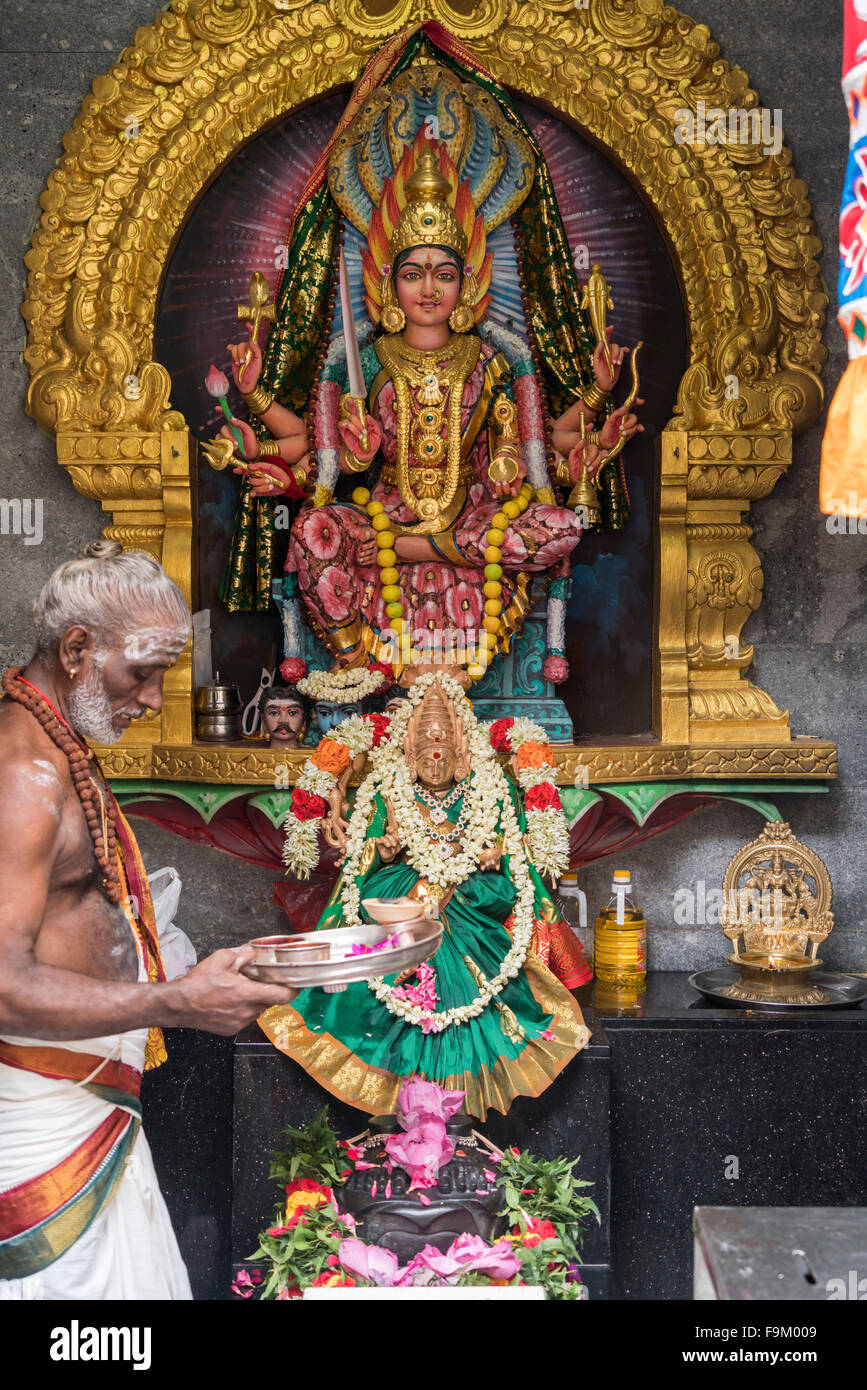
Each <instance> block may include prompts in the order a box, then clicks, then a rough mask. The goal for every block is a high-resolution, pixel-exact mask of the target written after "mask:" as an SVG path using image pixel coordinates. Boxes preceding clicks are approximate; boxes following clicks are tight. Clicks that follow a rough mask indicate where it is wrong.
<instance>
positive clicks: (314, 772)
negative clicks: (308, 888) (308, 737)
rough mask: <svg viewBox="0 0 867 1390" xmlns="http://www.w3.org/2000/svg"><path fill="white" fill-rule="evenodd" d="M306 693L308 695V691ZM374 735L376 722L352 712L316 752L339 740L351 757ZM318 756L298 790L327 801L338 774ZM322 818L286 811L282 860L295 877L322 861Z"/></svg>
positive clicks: (309, 763)
mask: <svg viewBox="0 0 867 1390" xmlns="http://www.w3.org/2000/svg"><path fill="white" fill-rule="evenodd" d="M317 674H318V673H317ZM370 674H372V675H375V676H380V677H381V675H382V673H381V672H380V671H373V672H371V673H370ZM299 685H300V682H299ZM304 693H305V694H306V692H304ZM373 735H374V729H373V724H372V723H371V721H370V720H369V719H365V718H364V716H363V715H360V714H351V715H350V716H349V717H348V718H347V719H344V720H342V721H341V723H339V724H337V725H336V726H335V727H334V728H333V729H331V730H330V732H329V733H327V734H326V735H325V737H324V738H323V739H320V741H319V743H318V745H317V748H316V752H318V751H319V749H320V748H321V747H322V744H323V743H328V742H333V743H340V744H342V745H343V746H344V747H345V748H346V750H347V751H348V753H349V757H350V759H352V758H354V757H356V755H357V754H358V753H368V752H369V751H370V749H371V748H372V746H373ZM315 757H316V753H313V754H312V756H311V757H309V758H308V759H307V761H306V763H305V764H304V766H303V768H302V769H301V775H300V777H299V778H298V781H297V783H296V784H295V785H296V790H298V791H302V792H307V793H309V794H310V795H311V796H321V797H322V798H323V800H325V801H327V800H328V798H329V796H330V795H331V793H332V792H333V791H334V788H335V787H336V786H337V777H336V776H335V774H334V773H333V772H328V771H327V770H326V769H325V768H322V767H318V766H317V764H316V762H315V761H314V759H315ZM293 797H294V793H293ZM322 819H323V817H322V816H312V817H310V818H309V819H307V820H300V819H299V818H298V816H297V815H296V814H295V813H294V806H290V808H289V811H288V812H287V815H286V820H285V822H284V824H285V827H286V838H285V840H284V842H283V863H284V864H286V865H287V867H288V868H290V869H291V870H292V872H293V874H294V875H295V877H296V878H300V879H304V878H309V877H310V875H311V873H312V872H313V870H314V869H315V868H316V865H317V864H318V863H319V839H318V837H319V827H320V826H321V824H322Z"/></svg>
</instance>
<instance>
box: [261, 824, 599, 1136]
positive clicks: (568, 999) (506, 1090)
mask: <svg viewBox="0 0 867 1390" xmlns="http://www.w3.org/2000/svg"><path fill="white" fill-rule="evenodd" d="M459 812H460V803H456V804H455V805H454V806H453V807H452V808H451V810H450V812H449V818H450V820H451V818H452V817H454V820H453V821H451V823H452V824H453V823H454V821H456V820H457V818H458V815H459ZM386 819H387V816H386V807H385V803H384V802H383V800H382V799H381V798H380V797H377V798H376V800H375V802H374V809H373V813H372V816H371V819H370V823H369V825H368V828H367V834H366V843H367V846H368V849H367V852H366V854H365V856H364V861H363V862H364V863H365V869H364V872H363V873H362V874H361V875H360V876H359V878H358V880H357V882H358V886H359V890H360V893H361V898H362V899H364V898H371V897H376V898H397V897H404V896H408V895H409V894H410V893H411V892H412V890H413V889H414V888H416V886H417V885H418V883H419V882H420V879H421V875H420V874H419V873H418V871H417V870H416V869H414V868H413V867H412V866H411V865H410V864H407V863H406V862H405V861H404V860H403V859H402V858H401V859H399V860H398V861H397V862H394V863H391V864H383V863H382V862H381V861H380V858H379V854H378V853H377V851H376V847H375V842H376V840H377V839H378V837H379V836H381V835H382V834H384V831H385V826H386ZM447 828H448V827H447V826H441V827H440V829H442V830H447ZM530 871H531V876H532V878H533V886H534V890H535V893H534V896H535V911H536V914H537V915H538V914H539V913H540V911H541V905H542V899H543V898H544V897H546V894H545V889H544V885H543V883H542V881H541V879H540V877H539V875H538V874H537V872H536V870H535V869H534V868H533V867H532V866H531V870H530ZM515 900H516V890H515V887H514V884H513V883H512V879H511V876H510V873H509V860H508V856H504V857H503V859H502V860H501V862H500V868H499V870H493V869H488V870H484V871H483V870H480V869H476V870H474V871H473V872H472V873H471V874H470V875H469V877H468V878H466V879H464V881H463V882H462V883H460V884H459V885H458V887H457V888H456V889H455V891H454V893H453V894H452V896H451V898H450V899H449V901H448V903H447V904H446V906H445V907H444V908H443V909H441V911H440V918H441V920H442V922H443V925H444V930H443V939H442V944H441V945H440V947H439V950H438V951H437V953H436V955H435V956H434V957H433V958H432V959H431V961H430V962H429V964H430V965H432V966H433V969H434V971H435V974H436V991H437V1005H436V1007H437V1009H438V1010H443V1009H449V1008H455V1007H458V1006H460V1005H462V1004H467V1003H469V1002H470V1001H471V1000H473V999H474V998H475V997H476V995H477V994H478V992H479V984H478V982H477V978H476V975H475V974H474V968H475V969H476V970H480V971H481V972H482V973H483V974H484V975H485V977H486V978H487V979H492V978H493V977H494V976H495V975H496V974H497V973H498V971H499V969H500V965H501V962H502V960H503V957H504V956H505V955H506V953H507V952H508V950H509V948H510V946H511V937H510V934H509V931H508V930H507V928H506V927H505V926H504V923H505V922H506V921H507V919H508V918H509V917H510V916H511V914H512V912H513V911H514V907H515ZM365 919H366V920H370V918H368V917H366V915H365ZM340 925H342V914H341V907H340V883H338V886H337V888H336V889H335V891H334V893H333V894H332V898H331V901H330V902H329V903H328V905H327V907H326V909H325V911H324V912H323V914H322V917H321V918H320V920H319V923H318V924H317V926H318V929H322V928H326V927H327V928H334V927H339V926H340ZM394 979H395V977H394V976H392V977H388V983H389V984H393V983H394ZM260 1024H261V1026H262V1028H263V1029H264V1031H265V1032H266V1033H267V1035H268V1037H269V1038H270V1039H271V1041H272V1042H273V1043H274V1044H275V1046H276V1047H279V1048H280V1049H281V1051H283V1052H286V1053H288V1055H289V1056H290V1057H293V1058H294V1059H295V1060H296V1061H297V1062H299V1063H300V1064H301V1066H303V1067H304V1069H305V1071H307V1072H308V1073H309V1074H310V1075H311V1076H312V1077H313V1078H314V1079H315V1080H316V1081H318V1082H319V1083H320V1085H322V1086H324V1087H325V1089H326V1090H328V1091H330V1092H331V1093H332V1094H333V1095H335V1096H338V1097H339V1099H341V1100H343V1101H345V1102H346V1103H347V1104H349V1105H355V1106H358V1107H359V1109H362V1110H367V1111H368V1112H370V1113H372V1114H387V1113H389V1112H390V1111H392V1110H393V1109H394V1106H395V1103H396V1101H397V1095H398V1091H399V1090H400V1086H401V1084H402V1083H403V1081H404V1080H406V1078H408V1077H411V1076H416V1075H417V1076H422V1077H424V1079H425V1080H427V1081H435V1082H437V1084H438V1085H441V1086H445V1087H446V1088H447V1089H449V1090H462V1091H465V1092H466V1095H467V1099H466V1108H467V1109H468V1110H469V1111H470V1113H472V1114H474V1115H476V1116H478V1117H479V1118H480V1119H483V1118H484V1116H485V1114H486V1112H487V1110H489V1109H495V1110H500V1111H502V1112H503V1113H504V1114H505V1113H506V1111H507V1110H508V1109H509V1106H510V1105H511V1103H512V1101H513V1100H514V1099H515V1097H516V1096H518V1095H530V1096H538V1095H539V1094H540V1093H541V1092H542V1091H543V1090H545V1088H546V1087H547V1086H548V1085H550V1083H551V1081H552V1080H553V1079H554V1077H555V1076H556V1075H557V1074H558V1073H559V1072H560V1071H561V1070H562V1069H563V1067H564V1066H565V1065H566V1063H567V1062H568V1061H570V1059H571V1058H572V1057H574V1055H575V1053H576V1052H578V1051H579V1050H580V1049H581V1048H582V1047H583V1046H584V1044H585V1043H586V1042H587V1039H588V1037H589V1033H588V1030H587V1028H586V1027H585V1025H584V1022H583V1019H582V1016H581V1011H580V1009H579V1007H578V1005H577V1004H576V1003H575V1000H574V999H573V997H572V995H571V994H570V993H569V992H568V990H566V989H564V987H563V986H562V985H561V984H560V983H559V981H558V980H557V979H556V978H555V977H554V976H553V975H552V974H551V973H550V972H549V971H548V970H547V969H546V968H545V967H544V966H543V965H541V963H540V962H539V961H538V960H537V959H536V958H535V957H534V956H533V955H532V954H530V955H528V957H527V961H526V963H525V966H524V968H523V970H522V971H521V972H520V973H519V974H518V976H517V977H516V978H515V979H514V980H510V981H509V982H508V984H507V985H506V987H505V989H504V990H503V991H502V993H501V994H499V995H498V996H497V998H496V999H495V1000H494V1001H492V1002H491V1003H490V1004H489V1005H488V1007H487V1008H486V1009H485V1010H484V1011H483V1013H482V1014H480V1015H479V1017H478V1018H474V1019H470V1020H469V1021H467V1022H465V1023H461V1024H457V1025H455V1024H453V1025H452V1026H451V1027H448V1028H445V1029H443V1031H442V1032H440V1033H427V1034H425V1033H424V1032H422V1029H421V1028H419V1027H417V1026H415V1025H414V1024H411V1023H407V1022H404V1021H403V1020H402V1019H400V1018H396V1017H395V1016H394V1015H393V1014H391V1013H390V1012H389V1010H388V1009H387V1008H386V1006H385V1004H382V1003H380V1002H379V1000H378V999H377V998H376V996H375V994H374V993H373V991H372V990H371V989H370V988H369V987H368V985H367V984H366V983H365V982H362V983H359V984H354V985H349V986H348V988H347V989H346V990H345V991H344V992H343V993H342V994H326V993H325V992H324V991H323V990H318V989H309V990H304V991H302V993H301V994H300V995H299V996H298V998H297V999H296V1000H295V1001H294V1003H293V1004H292V1005H289V1006H285V1007H278V1008H275V1009H271V1010H269V1011H268V1013H266V1014H265V1015H263V1017H262V1019H261V1020H260ZM543 1033H546V1034H553V1036H546V1037H542V1036H541V1035H542V1034H543Z"/></svg>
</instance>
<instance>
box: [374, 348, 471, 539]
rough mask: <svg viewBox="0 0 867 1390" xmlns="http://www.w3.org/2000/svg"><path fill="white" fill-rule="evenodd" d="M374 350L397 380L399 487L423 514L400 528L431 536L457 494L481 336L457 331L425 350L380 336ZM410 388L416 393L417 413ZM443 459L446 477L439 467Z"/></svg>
mask: <svg viewBox="0 0 867 1390" xmlns="http://www.w3.org/2000/svg"><path fill="white" fill-rule="evenodd" d="M376 348H377V355H378V356H379V359H380V361H381V362H382V364H383V366H384V367H385V368H386V369H387V370H388V371H389V373H390V375H391V378H392V381H393V382H394V396H395V407H396V415H397V449H396V455H397V457H396V484H397V490H398V492H399V494H400V499H401V501H402V502H403V504H404V506H405V507H408V508H409V509H410V510H411V511H412V512H413V514H414V515H415V516H417V517H418V518H419V524H418V525H417V526H412V527H410V526H406V527H402V528H401V529H402V531H403V532H404V533H405V534H412V533H415V534H421V535H424V534H431V533H432V532H435V531H437V530H440V529H441V518H442V516H443V515H444V513H445V512H446V511H447V510H448V508H449V506H450V505H451V503H452V502H453V500H454V497H455V493H456V492H457V488H458V482H459V480H460V471H461V423H462V414H461V412H462V407H463V397H464V385H465V383H466V381H467V378H468V377H469V376H471V374H472V373H473V371H474V370H475V367H476V363H477V362H478V360H479V354H480V352H481V350H482V343H481V339H480V338H478V337H476V335H475V334H473V335H470V336H466V337H465V336H464V335H462V334H456V335H455V337H454V338H452V340H451V342H449V343H447V344H446V345H445V347H443V348H435V349H434V350H433V351H428V352H426V351H424V350H422V349H420V348H413V347H410V345H409V344H408V343H405V342H403V341H402V340H400V339H397V338H381V339H379V341H378V342H377V344H376ZM411 392H414V393H415V412H414V411H413V400H412V396H411ZM446 416H447V423H446V439H445V442H444V441H443V420H444V418H445V417H446ZM410 442H411V443H412V452H413V455H414V457H415V459H416V461H417V463H418V464H419V465H420V467H418V468H415V469H413V473H414V474H415V475H417V482H418V486H419V489H420V492H421V495H420V496H418V495H417V494H416V492H415V491H414V490H413V486H412V483H411V482H410V467H409V457H410ZM444 457H445V459H446V467H445V474H444V475H443V472H442V471H441V470H440V468H439V465H440V464H441V463H442V460H443V458H444Z"/></svg>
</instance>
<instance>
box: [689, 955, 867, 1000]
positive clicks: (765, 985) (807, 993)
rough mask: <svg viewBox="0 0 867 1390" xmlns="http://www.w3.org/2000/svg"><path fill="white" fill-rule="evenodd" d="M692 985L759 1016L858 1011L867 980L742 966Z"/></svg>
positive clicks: (694, 978) (695, 978) (708, 973)
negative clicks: (822, 1011) (771, 1013)
mask: <svg viewBox="0 0 867 1390" xmlns="http://www.w3.org/2000/svg"><path fill="white" fill-rule="evenodd" d="M810 964H812V962H810ZM689 983H690V984H691V985H692V987H693V989H697V990H698V991H699V993H700V994H703V995H704V997H705V999H708V1000H710V1001H712V1002H713V1003H716V1004H724V1005H726V1006H728V1007H729V1008H739V1009H758V1010H759V1011H760V1012H774V1013H787V1012H789V1011H790V1010H795V1009H809V1010H813V1009H857V1007H858V1005H859V1004H860V1003H861V1001H862V999H865V998H867V979H863V978H859V977H858V976H855V975H841V974H837V973H835V972H833V971H830V970H816V971H813V972H810V971H806V970H805V971H803V972H797V973H796V972H794V971H791V970H790V971H789V972H782V971H781V972H773V971H770V970H760V969H752V970H750V969H749V967H746V968H745V967H744V966H743V963H742V964H741V968H740V969H736V968H735V967H734V966H731V965H727V966H722V967H720V968H719V969H717V970H702V971H699V972H698V974H695V975H690V977H689Z"/></svg>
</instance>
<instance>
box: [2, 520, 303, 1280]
mask: <svg viewBox="0 0 867 1390" xmlns="http://www.w3.org/2000/svg"><path fill="white" fill-rule="evenodd" d="M34 622H35V625H36V632H37V651H36V655H35V656H34V658H33V660H32V661H31V662H30V663H29V665H28V666H27V667H26V668H25V669H24V671H22V672H21V673H20V676H15V677H10V676H9V675H7V677H5V678H4V685H5V687H6V690H7V695H8V696H9V698H7V699H4V700H3V702H2V704H0V1297H3V1296H6V1297H9V1296H12V1297H15V1296H21V1297H40V1296H41V1297H47V1298H64V1297H74V1298H118V1297H120V1298H134V1297H135V1298H184V1297H187V1298H189V1297H190V1296H191V1295H190V1292H189V1284H188V1281H187V1277H186V1271H185V1269H184V1266H183V1263H182V1261H181V1259H180V1254H179V1252H178V1250H177V1245H176V1243H175V1240H174V1235H173V1232H172V1231H171V1226H170V1223H169V1221H168V1216H167V1213H166V1211H165V1207H164V1205H163V1203H162V1198H161V1197H160V1196H159V1193H158V1190H157V1185H156V1179H155V1176H154V1175H153V1170H152V1167H151V1164H150V1155H149V1151H148V1149H147V1143H146V1140H145V1138H144V1135H143V1134H142V1133H141V1132H140V1129H139V1126H138V1120H137V1114H140V1111H139V1107H138V1099H137V1082H136V1077H137V1076H138V1074H139V1073H140V1072H141V1070H142V1069H143V1064H144V1050H145V1040H146V1039H147V1037H148V1030H149V1029H152V1028H154V1027H159V1026H168V1027H191V1028H203V1029H206V1030H207V1031H209V1032H214V1033H221V1034H225V1035H229V1034H234V1033H236V1032H237V1031H238V1030H239V1029H241V1028H243V1027H244V1026H245V1025H246V1024H248V1023H250V1022H251V1021H252V1020H253V1019H254V1018H256V1017H257V1016H258V1015H259V1014H261V1013H262V1011H263V1010H264V1009H266V1008H268V1007H269V1006H270V1005H272V1004H282V1003H287V1002H289V1001H290V1000H291V999H292V998H293V997H294V993H293V991H291V990H288V989H284V988H282V987H280V986H277V985H266V984H259V983H254V982H253V981H252V980H249V979H247V978H246V977H245V976H244V975H242V974H240V973H239V971H240V970H241V967H242V966H243V965H245V964H246V963H247V962H248V961H249V960H250V959H251V957H252V955H253V951H252V948H250V947H241V948H240V949H230V950H221V951H217V952H215V953H214V954H213V955H211V956H209V957H208V958H207V959H206V960H203V961H202V962H201V963H200V964H199V965H196V966H195V967H194V968H193V969H192V970H191V971H190V972H189V973H188V974H186V975H185V976H183V977H182V978H179V979H174V980H170V981H165V982H159V981H156V980H154V976H155V974H156V967H155V966H154V961H153V958H152V955H153V953H151V956H149V954H148V953H149V947H148V944H147V940H146V939H143V933H142V931H136V930H135V929H134V928H135V927H136V921H135V917H136V914H138V916H139V919H140V921H141V922H144V923H145V925H146V922H145V918H146V915H147V914H146V913H145V912H144V911H141V910H140V908H139V906H138V905H137V904H136V900H135V896H134V895H133V893H132V891H131V887H130V885H131V884H132V883H133V882H134V880H133V879H131V878H130V877H129V876H128V873H127V869H126V868H124V869H123V870H122V873H121V877H120V878H119V877H118V870H117V868H116V867H113V863H114V856H113V855H112V854H110V853H108V852H106V851H105V849H104V847H105V845H106V843H109V844H110V841H111V834H110V832H109V831H108V830H107V828H106V815H109V816H110V815H111V807H112V804H113V803H112V801H111V797H110V792H108V790H107V788H106V787H105V783H104V781H103V780H102V777H101V774H100V773H99V771H98V769H97V767H96V766H95V765H94V764H93V763H91V764H90V765H89V764H88V763H87V761H86V759H85V758H84V753H85V752H86V750H84V749H83V746H82V744H81V740H83V739H90V740H91V741H93V742H96V743H102V744H110V743H114V742H116V741H117V740H118V739H119V738H120V737H121V735H122V734H123V732H124V730H125V729H127V728H128V727H129V725H130V723H131V722H132V720H133V719H138V718H140V717H141V716H143V715H144V714H145V713H146V711H148V710H154V711H157V710H159V709H160V708H161V705H162V681H163V677H164V676H165V673H166V672H167V671H168V670H169V668H170V667H171V666H172V665H173V664H174V662H175V661H176V660H177V658H178V656H179V655H180V652H181V650H182V648H183V647H184V646H185V644H186V642H187V640H188V636H189V630H190V619H189V612H188V610H187V607H186V604H185V602H184V599H183V596H182V594H181V592H180V590H179V589H178V588H177V586H176V585H174V584H173V583H172V582H171V580H169V578H168V576H167V575H166V574H165V573H164V571H163V570H162V569H161V568H160V566H159V565H158V564H157V563H156V561H154V560H152V559H151V558H150V556H147V555H144V554H123V553H122V552H121V548H120V546H117V545H115V544H114V543H112V542H107V541H99V542H95V543H93V544H92V545H90V546H88V547H87V548H86V550H85V551H84V552H83V556H82V558H80V559H78V560H74V561H70V562H69V563H68V564H66V565H61V566H60V568H59V569H58V570H56V571H55V572H54V574H53V575H52V576H51V578H50V579H49V581H48V583H47V584H46V586H45V588H44V589H43V591H42V593H41V594H40V596H39V598H38V599H37V602H36V604H35V605H34ZM46 710H48V713H47V714H46ZM52 711H53V714H54V715H56V716H59V718H53V717H52ZM52 732H53V735H54V736H53V737H52ZM76 736H77V737H76ZM64 749H65V750H66V751H64ZM68 754H69V756H68ZM76 767H77V768H78V772H77V773H76ZM82 767H83V769H84V770H83V772H82ZM76 776H77V779H78V786H77V785H76ZM82 782H84V783H85V784H86V785H85V786H84V793H83V795H82V794H81V785H82ZM88 802H89V804H90V807H91V809H90V811H88V809H87V808H88ZM94 808H96V809H95V810H94ZM124 834H125V831H123V830H122V829H121V828H120V827H119V829H118V839H119V842H120V844H121V847H122V849H123V851H124V859H125V861H126V865H127V866H128V867H129V869H130V871H131V872H132V873H134V872H135V869H134V866H133V865H131V864H130V860H131V858H135V857H136V851H135V848H134V843H133V844H132V845H130V844H125V843H124ZM100 858H101V860H102V862H99V860H100ZM112 873H113V874H114V880H113V883H114V892H112ZM144 882H145V885H146V881H144ZM140 891H141V892H142V894H143V896H144V897H145V898H147V897H149V895H148V893H147V888H146V886H143V887H141V888H140ZM112 896H113V897H114V898H115V899H117V898H120V901H117V900H115V901H112V900H111V899H112ZM124 901H126V903H127V906H130V904H131V907H130V911H131V913H132V915H133V920H132V921H131V918H130V916H128V915H127V910H126V909H125V907H124ZM144 935H145V936H146V933H145V934H144ZM149 964H150V967H151V968H150V969H148V965H149ZM149 976H150V979H149ZM76 1039H79V1040H81V1039H84V1040H85V1041H84V1042H81V1041H79V1042H75V1041H74V1040H76ZM138 1080H139V1081H140V1076H138ZM106 1088H108V1089H109V1090H110V1092H111V1095H110V1096H106V1095H105V1090H106ZM43 1097H44V1103H43V1104H40V1101H41V1100H43ZM115 1138H116V1140H117V1142H113V1140H114V1139H115ZM73 1156H74V1158H75V1162H73ZM115 1160H116V1162H115ZM113 1166H114V1167H116V1168H117V1169H118V1170H119V1173H118V1176H117V1177H116V1178H115V1179H114V1181H109V1179H110V1178H111V1177H112V1173H111V1171H110V1170H112V1168H113ZM91 1168H92V1169H93V1172H90V1169H91ZM72 1169H74V1171H72ZM85 1169H86V1170H87V1171H84V1170H85ZM106 1170H109V1172H108V1177H107V1176H106ZM88 1174H89V1176H88ZM82 1182H83V1185H82ZM149 1187H150V1189H151V1191H150V1192H148V1188H149ZM58 1193H59V1196H58ZM145 1199H146V1200H145ZM94 1206H95V1207H96V1210H97V1212H98V1215H96V1218H95V1219H93V1218H94V1211H93V1209H94ZM78 1207H80V1209H81V1216H80V1220H78V1221H77V1220H76V1218H75V1213H76V1210H77V1208H78ZM145 1209H146V1210H147V1215H145V1214H144V1213H145ZM77 1226H80V1227H81V1230H80V1231H77V1230H76V1228H77ZM70 1232H71V1242H70V1239H69V1237H70ZM125 1242H126V1244H127V1245H128V1247H129V1248H128V1249H126V1250H125V1249H124V1248H123V1247H124V1244H125ZM133 1247H134V1248H133Z"/></svg>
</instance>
